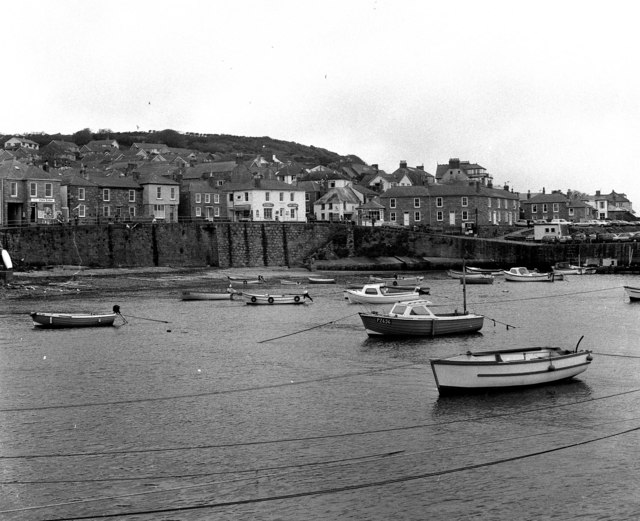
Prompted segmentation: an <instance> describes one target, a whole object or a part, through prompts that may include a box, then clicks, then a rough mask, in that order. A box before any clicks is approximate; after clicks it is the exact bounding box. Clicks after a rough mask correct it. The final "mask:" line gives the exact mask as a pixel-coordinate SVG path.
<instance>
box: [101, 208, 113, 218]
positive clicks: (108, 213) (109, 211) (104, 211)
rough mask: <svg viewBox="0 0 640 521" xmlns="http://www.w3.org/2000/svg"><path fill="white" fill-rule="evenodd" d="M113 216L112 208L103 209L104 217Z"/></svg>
mask: <svg viewBox="0 0 640 521" xmlns="http://www.w3.org/2000/svg"><path fill="white" fill-rule="evenodd" d="M110 215H111V206H103V207H102V216H103V217H109V216H110Z"/></svg>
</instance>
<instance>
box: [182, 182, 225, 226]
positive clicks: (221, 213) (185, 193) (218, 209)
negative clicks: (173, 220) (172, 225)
mask: <svg viewBox="0 0 640 521" xmlns="http://www.w3.org/2000/svg"><path fill="white" fill-rule="evenodd" d="M212 181H213V180H212V179H188V180H183V181H182V182H181V184H180V207H179V216H180V220H181V221H182V220H188V221H191V220H194V219H196V220H197V219H205V220H207V221H218V220H227V219H228V216H227V199H226V197H225V193H224V192H222V190H221V188H220V187H219V186H216V185H215V184H213V183H212Z"/></svg>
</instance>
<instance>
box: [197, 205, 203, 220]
mask: <svg viewBox="0 0 640 521" xmlns="http://www.w3.org/2000/svg"><path fill="white" fill-rule="evenodd" d="M201 216H202V208H200V207H199V206H196V217H201Z"/></svg>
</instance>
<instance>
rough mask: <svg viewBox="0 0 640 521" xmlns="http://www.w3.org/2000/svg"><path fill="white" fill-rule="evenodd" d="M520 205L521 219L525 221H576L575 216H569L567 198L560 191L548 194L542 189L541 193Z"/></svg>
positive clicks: (521, 202)
mask: <svg viewBox="0 0 640 521" xmlns="http://www.w3.org/2000/svg"><path fill="white" fill-rule="evenodd" d="M520 204H521V206H522V218H523V219H526V220H533V221H550V220H551V219H565V220H567V221H574V220H576V216H575V215H569V198H568V197H567V196H566V195H564V194H563V193H562V192H561V191H560V190H554V191H553V192H551V193H550V194H548V193H546V191H545V190H544V189H543V190H542V193H540V194H536V195H534V196H532V197H528V198H527V199H523V200H522V201H520Z"/></svg>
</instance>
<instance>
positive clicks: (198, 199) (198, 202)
mask: <svg viewBox="0 0 640 521" xmlns="http://www.w3.org/2000/svg"><path fill="white" fill-rule="evenodd" d="M200 203H202V194H200V193H198V194H196V204H200Z"/></svg>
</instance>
